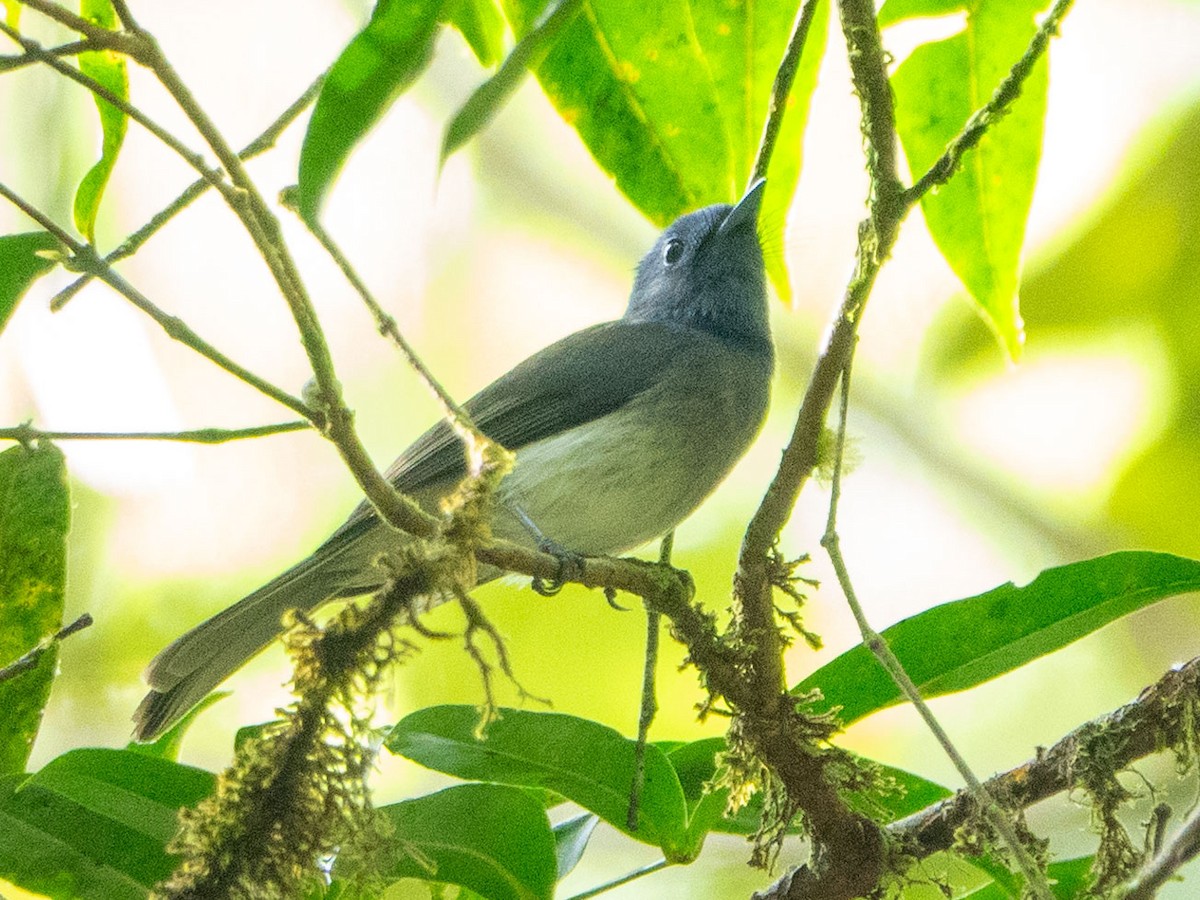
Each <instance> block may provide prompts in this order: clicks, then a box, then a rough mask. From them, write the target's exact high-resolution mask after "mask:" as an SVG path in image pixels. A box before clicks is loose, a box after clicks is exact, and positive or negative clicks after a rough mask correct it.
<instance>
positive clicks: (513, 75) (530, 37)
mask: <svg viewBox="0 0 1200 900" xmlns="http://www.w3.org/2000/svg"><path fill="white" fill-rule="evenodd" d="M581 5H582V0H562V2H560V3H559V4H558V5H557V6H555V7H554V9H553V10H552V11H551V13H550V14H549V15H547V16H545V17H544V18H543V19H542V20H541V21H539V22H538V23H537V24H536V25H535V26H534V27H533V29H532V30H530V31H528V32H527V33H526V34H525V36H524V37H522V38H521V40H519V41H518V42H517V45H516V46H515V47H513V49H512V52H511V53H510V54H509V55H508V58H507V59H505V60H504V65H503V66H501V67H500V71H499V72H497V73H496V74H495V75H493V76H492V77H491V78H489V79H488V80H487V81H485V82H484V83H483V84H481V85H480V86H479V87H477V88H476V89H475V91H474V92H473V93H472V94H471V96H470V97H468V98H467V102H466V103H464V104H463V105H462V106H461V107H460V108H459V110H458V112H456V113H455V114H454V118H452V119H451V120H450V124H449V125H447V126H446V133H445V135H444V136H443V137H442V151H441V161H442V162H443V163H444V162H445V161H446V160H447V159H448V158H449V157H450V156H451V155H452V154H453V153H454V151H455V150H457V149H458V148H460V147H461V146H462V145H463V144H465V143H466V142H467V141H469V140H470V139H471V138H473V137H474V136H475V135H476V134H478V133H479V132H480V130H482V129H483V128H484V127H485V126H486V125H487V124H488V123H489V122H490V121H491V120H492V117H493V116H495V115H496V113H497V112H499V111H500V108H501V107H502V106H503V105H504V104H505V103H506V102H507V101H508V98H509V97H510V96H512V93H513V91H515V90H516V89H517V87H518V86H520V84H521V81H522V80H523V79H524V78H525V73H526V71H527V69H528V68H529V67H530V66H533V65H536V64H537V63H538V62H540V60H541V59H542V57H543V55H544V54H545V53H546V51H547V49H548V48H549V46H550V44H551V43H552V42H553V41H554V39H555V38H556V37H557V36H558V33H559V32H560V31H561V30H562V29H563V26H565V25H566V24H567V23H568V22H569V21H571V18H572V17H573V16H574V15H575V14H576V13H578V12H579V8H580V6H581Z"/></svg>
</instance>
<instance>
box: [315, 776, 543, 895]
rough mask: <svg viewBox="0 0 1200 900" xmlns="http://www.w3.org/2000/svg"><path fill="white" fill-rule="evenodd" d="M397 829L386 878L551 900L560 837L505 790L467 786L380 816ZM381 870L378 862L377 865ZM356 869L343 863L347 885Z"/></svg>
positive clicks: (523, 799)
mask: <svg viewBox="0 0 1200 900" xmlns="http://www.w3.org/2000/svg"><path fill="white" fill-rule="evenodd" d="M379 812H381V813H383V814H384V815H385V816H387V818H388V821H389V822H390V823H391V825H392V826H393V828H394V832H393V833H392V835H391V836H390V837H389V839H388V841H389V844H390V845H391V847H392V848H393V849H394V857H393V858H392V859H389V860H386V861H384V862H382V864H381V865H380V869H379V872H378V874H379V875H381V876H383V877H385V878H393V879H400V878H420V879H423V880H426V881H434V882H439V883H442V884H456V885H461V886H463V887H466V888H468V889H469V890H472V891H475V892H476V893H478V894H480V895H481V896H483V897H487V898H488V900H551V898H552V897H553V896H554V883H555V876H556V873H557V863H556V861H555V842H554V835H553V834H552V833H551V831H550V822H549V820H548V819H547V818H546V813H545V812H544V811H543V810H542V808H541V807H540V806H538V804H537V803H536V802H534V801H533V800H531V799H530V798H529V797H528V796H527V795H526V794H525V793H524V792H523V791H521V790H519V789H517V788H512V787H506V786H505V785H500V784H463V785H458V786H457V787H451V788H447V789H446V790H444V791H439V792H437V793H436V794H430V795H428V796H426V797H418V798H416V799H415V800H405V801H404V802H402V803H393V804H391V805H389V806H384V807H382V808H380V810H379ZM372 861H373V862H374V863H376V864H379V863H380V861H379V860H377V859H375V860H372ZM356 865H357V861H355V860H349V859H346V860H344V859H339V860H338V862H337V864H335V866H334V874H335V876H337V877H342V876H344V875H345V874H346V872H345V871H344V870H345V869H347V868H352V867H354V866H356Z"/></svg>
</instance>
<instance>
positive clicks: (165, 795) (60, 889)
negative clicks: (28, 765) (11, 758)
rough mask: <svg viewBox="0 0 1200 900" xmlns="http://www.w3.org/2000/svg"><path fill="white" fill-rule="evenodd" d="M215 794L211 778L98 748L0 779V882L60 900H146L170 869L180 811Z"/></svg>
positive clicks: (173, 765)
mask: <svg viewBox="0 0 1200 900" xmlns="http://www.w3.org/2000/svg"><path fill="white" fill-rule="evenodd" d="M212 787H213V776H212V775H211V774H210V773H208V772H203V771H201V770H199V769H193V768H190V767H188V766H181V765H179V764H177V763H172V762H169V761H167V760H163V759H156V758H154V757H151V756H145V755H143V754H139V753H130V752H129V751H126V750H104V749H86V750H72V751H70V752H68V753H65V754H64V755H62V756H60V757H58V758H57V759H55V760H53V761H52V762H50V763H49V764H47V765H46V766H45V768H43V769H42V770H41V771H40V772H38V773H37V774H35V775H31V776H29V777H28V778H25V779H22V778H21V777H20V776H10V777H9V778H7V779H4V780H0V877H3V878H5V879H7V880H8V881H11V882H12V883H13V884H16V885H19V886H21V887H24V888H27V889H29V890H32V891H38V892H40V893H43V894H47V895H48V896H50V897H53V898H64V900H68V898H69V900H123V898H126V897H128V898H144V897H145V896H146V890H147V889H148V888H150V887H152V886H153V885H154V884H155V883H156V882H157V881H160V880H162V879H163V878H165V877H166V876H168V875H169V874H170V873H171V872H172V870H173V869H174V867H175V863H176V860H174V859H173V858H172V857H170V856H168V855H167V853H166V851H165V849H164V847H165V845H166V842H167V841H168V840H169V839H170V838H171V836H172V835H173V834H174V832H175V828H176V816H177V813H178V811H179V808H180V807H181V806H190V805H193V804H195V803H196V802H198V801H199V800H200V799H201V798H203V797H205V796H206V795H207V794H208V793H210V792H211V791H212Z"/></svg>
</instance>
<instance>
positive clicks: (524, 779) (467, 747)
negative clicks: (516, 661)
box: [384, 706, 686, 860]
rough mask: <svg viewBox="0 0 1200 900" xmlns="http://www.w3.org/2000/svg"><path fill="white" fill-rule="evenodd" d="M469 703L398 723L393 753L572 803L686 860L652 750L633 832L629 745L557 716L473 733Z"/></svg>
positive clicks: (665, 770)
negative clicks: (538, 790) (551, 794)
mask: <svg viewBox="0 0 1200 900" xmlns="http://www.w3.org/2000/svg"><path fill="white" fill-rule="evenodd" d="M478 723H479V712H478V710H476V709H475V707H472V706H434V707H430V708H428V709H422V710H418V711H417V712H415V713H413V714H412V715H410V716H407V717H406V718H404V719H403V720H402V721H401V722H400V723H399V724H397V725H396V727H395V728H393V729H392V732H391V734H390V735H388V737H387V739H386V741H385V742H384V743H385V745H386V746H387V748H388V749H389V750H391V751H392V752H393V753H398V754H400V755H402V756H407V757H408V758H409V759H411V760H414V761H415V762H419V763H420V764H421V765H423V766H426V767H428V768H430V769H434V770H435V771H438V772H445V773H446V774H448V775H454V776H455V777H457V778H465V779H473V780H478V781H494V782H499V783H501V784H510V785H514V786H519V787H544V788H549V789H550V790H553V791H555V792H557V793H559V794H561V795H562V796H564V797H566V798H567V799H568V800H573V801H574V802H576V803H578V804H579V805H580V806H582V807H583V808H584V809H587V810H590V811H591V812H594V813H595V814H596V815H598V816H599V817H600V818H602V819H604V821H606V822H608V823H609V824H611V825H613V826H615V827H616V828H619V829H620V830H621V831H624V832H625V833H626V834H628V835H630V836H631V837H633V838H635V839H637V840H639V841H642V842H644V843H647V844H653V845H656V846H658V847H660V848H661V849H662V851H663V854H664V855H665V856H666V857H667V859H669V860H680V859H683V858H685V856H686V854H685V853H684V850H685V848H686V844H685V831H686V808H685V804H684V797H683V791H682V789H681V788H680V785H679V778H678V776H676V774H675V770H674V769H673V768H672V767H671V764H670V763H669V762H668V761H667V758H666V756H665V754H663V752H662V751H661V750H659V749H658V748H657V747H655V746H653V745H649V746H647V747H646V756H645V775H646V780H645V784H644V786H643V788H642V794H641V799H640V802H639V805H638V822H637V825H638V827H637V829H636V830H635V831H630V830H629V828H628V826H627V824H626V821H625V819H626V815H627V814H628V810H629V789H630V785H631V784H632V783H633V762H634V746H635V742H634V741H631V740H629V739H628V738H625V737H622V736H621V735H620V734H619V733H617V732H616V731H614V730H613V729H611V728H609V727H607V726H605V725H601V724H599V723H598V722H591V721H589V720H587V719H580V718H577V717H575V716H567V715H563V714H561V713H542V712H530V711H528V710H519V709H505V710H503V711H502V716H501V718H500V720H499V721H497V722H495V723H493V724H492V725H491V726H489V728H488V731H487V737H486V738H485V739H484V740H480V739H479V738H478V737H476V736H475V728H476V725H477V724H478Z"/></svg>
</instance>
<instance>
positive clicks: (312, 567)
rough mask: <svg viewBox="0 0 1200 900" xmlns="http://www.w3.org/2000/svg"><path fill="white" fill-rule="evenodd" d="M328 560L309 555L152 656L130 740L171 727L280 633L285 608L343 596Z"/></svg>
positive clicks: (341, 578) (337, 571)
mask: <svg viewBox="0 0 1200 900" xmlns="http://www.w3.org/2000/svg"><path fill="white" fill-rule="evenodd" d="M330 562H331V560H329V559H328V558H327V557H324V555H323V554H315V555H313V556H310V557H309V558H308V559H305V560H304V561H303V562H301V563H299V564H298V565H296V566H293V567H292V568H291V569H289V570H288V571H286V572H284V573H283V574H282V575H280V576H279V577H278V578H275V579H273V580H272V581H270V582H268V583H267V584H264V585H263V586H262V587H260V588H259V589H258V590H256V591H254V592H253V593H251V594H248V595H247V596H245V597H243V598H242V599H241V600H239V601H238V602H237V603H235V604H233V605H232V606H230V607H229V608H228V609H225V610H222V611H221V612H219V613H217V614H216V615H215V616H213V617H212V618H211V619H208V620H206V621H204V622H201V623H200V624H199V625H197V626H196V627H195V628H193V629H192V630H191V631H189V632H188V633H187V634H185V635H183V636H182V637H181V638H179V639H178V640H176V641H175V642H174V643H172V644H171V645H170V646H168V647H166V648H165V649H164V650H163V651H162V652H161V653H159V654H158V656H156V657H154V659H153V660H152V661H151V662H150V665H149V666H147V668H146V673H145V678H146V682H147V683H148V684H149V685H150V692H149V693H148V694H146V697H145V699H144V700H142V703H141V705H140V706H138V708H137V711H136V712H135V713H134V714H133V721H134V723H135V724H134V738H135V739H136V740H138V741H151V740H154V739H155V738H156V737H158V736H159V735H160V734H162V733H163V732H164V731H166V730H167V729H168V728H170V727H171V726H172V725H173V724H175V722H177V721H178V720H179V719H180V718H182V716H183V715H184V713H186V712H187V711H188V710H189V709H191V708H192V707H193V706H195V705H196V704H197V703H199V702H200V701H201V700H203V699H204V697H205V696H207V695H208V693H209V692H210V691H212V690H213V688H215V687H216V686H217V685H219V684H220V683H221V682H222V681H224V680H225V679H226V678H227V677H228V676H229V675H231V674H232V673H233V672H234V671H235V670H236V669H238V668H239V667H240V666H241V665H242V664H243V663H245V662H246V660H248V659H250V658H251V657H252V656H254V655H256V654H257V653H258V652H259V651H260V650H262V649H263V648H264V647H266V646H267V645H268V644H270V643H271V641H272V640H274V639H275V638H276V637H277V636H278V635H279V634H280V633H281V632H282V631H283V625H282V619H283V614H284V613H285V612H287V610H289V609H301V610H309V609H312V608H314V607H316V606H318V605H320V604H321V603H322V602H324V601H325V600H327V599H329V598H330V597H332V596H334V595H337V594H342V593H345V592H346V588H347V581H346V575H347V572H346V571H345V570H343V569H342V567H340V566H336V565H330ZM367 587H368V586H364V587H363V589H364V590H366V589H367Z"/></svg>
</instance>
